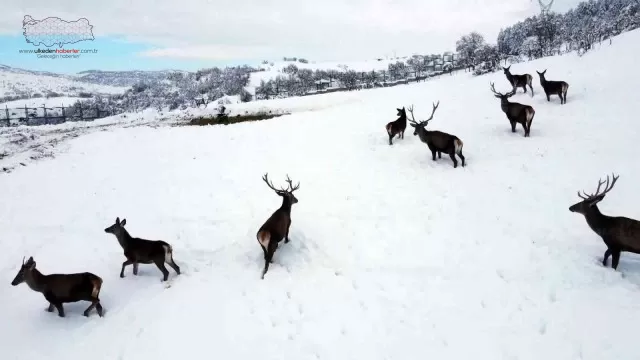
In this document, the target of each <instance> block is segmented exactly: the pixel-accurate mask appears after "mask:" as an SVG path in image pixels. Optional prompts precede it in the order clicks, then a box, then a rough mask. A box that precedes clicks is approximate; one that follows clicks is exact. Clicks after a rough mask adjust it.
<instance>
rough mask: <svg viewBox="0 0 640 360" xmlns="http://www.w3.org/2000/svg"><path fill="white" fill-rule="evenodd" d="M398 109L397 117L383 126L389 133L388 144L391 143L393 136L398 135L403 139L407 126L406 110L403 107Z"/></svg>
mask: <svg viewBox="0 0 640 360" xmlns="http://www.w3.org/2000/svg"><path fill="white" fill-rule="evenodd" d="M396 110H398V116H399V118H398V119H397V120H395V121H392V122H390V123H388V124H387V125H386V126H385V127H384V128H385V129H386V130H387V134H388V135H389V145H393V142H392V141H391V140H392V139H393V137H394V136H396V135H399V136H398V138H399V139H404V130H405V129H406V128H407V112H406V110H405V108H404V107H402V109H396Z"/></svg>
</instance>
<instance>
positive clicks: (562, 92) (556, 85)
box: [536, 69, 569, 104]
mask: <svg viewBox="0 0 640 360" xmlns="http://www.w3.org/2000/svg"><path fill="white" fill-rule="evenodd" d="M536 72H537V73H538V76H540V85H541V86H542V89H543V90H544V93H545V94H546V95H547V101H551V95H558V97H559V98H560V104H566V103H567V90H568V89H569V84H568V83H566V82H565V81H548V80H547V79H545V77H544V75H545V73H546V72H547V70H546V69H545V70H544V71H543V72H539V71H538V70H536Z"/></svg>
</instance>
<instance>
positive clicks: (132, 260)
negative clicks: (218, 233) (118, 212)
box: [104, 217, 180, 281]
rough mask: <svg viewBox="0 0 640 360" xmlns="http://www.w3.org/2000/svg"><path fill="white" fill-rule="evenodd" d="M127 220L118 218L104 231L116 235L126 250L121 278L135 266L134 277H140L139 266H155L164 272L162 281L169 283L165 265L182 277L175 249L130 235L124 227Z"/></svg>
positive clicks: (158, 242)
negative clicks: (128, 269) (127, 269)
mask: <svg viewBox="0 0 640 360" xmlns="http://www.w3.org/2000/svg"><path fill="white" fill-rule="evenodd" d="M126 224H127V219H122V221H120V218H119V217H117V218H116V222H115V223H114V224H113V225H111V226H109V227H108V228H106V229H104V231H105V232H106V233H109V234H113V235H115V237H116V239H118V243H119V244H120V246H121V247H122V250H124V256H125V257H126V258H127V261H125V262H123V263H122V269H121V270H120V277H121V278H123V277H124V268H125V267H127V266H129V265H133V275H138V264H155V265H156V266H157V267H158V269H160V271H161V272H162V275H163V279H162V281H167V279H168V278H169V271H168V270H167V268H166V267H165V266H164V263H167V264H169V266H171V268H172V269H173V270H174V271H175V272H176V273H178V275H180V267H179V266H178V265H177V264H176V263H175V261H173V248H172V247H171V245H169V243H167V242H165V241H162V240H146V239H141V238H137V237H133V236H131V235H129V232H128V231H127V229H125V228H124V226H125V225H126Z"/></svg>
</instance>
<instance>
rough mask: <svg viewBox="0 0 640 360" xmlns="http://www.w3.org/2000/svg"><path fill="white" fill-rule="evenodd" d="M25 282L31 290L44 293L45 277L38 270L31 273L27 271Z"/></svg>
mask: <svg viewBox="0 0 640 360" xmlns="http://www.w3.org/2000/svg"><path fill="white" fill-rule="evenodd" d="M24 282H25V283H27V286H29V287H30V288H31V290H33V291H37V292H44V288H45V282H44V275H42V273H41V272H40V271H38V269H35V268H34V269H33V270H31V271H27V272H26V273H25V274H24Z"/></svg>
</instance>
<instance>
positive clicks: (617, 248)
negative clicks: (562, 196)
mask: <svg viewBox="0 0 640 360" xmlns="http://www.w3.org/2000/svg"><path fill="white" fill-rule="evenodd" d="M618 177H619V176H615V175H613V181H612V182H611V185H609V176H607V182H606V185H605V189H604V191H603V192H600V186H602V185H603V184H604V183H605V182H604V181H602V180H599V181H598V188H597V189H596V192H595V193H594V194H591V195H589V194H587V193H584V191H583V193H584V195H582V194H580V191H578V196H579V197H580V198H581V199H582V201H580V202H579V203H576V204H573V205H571V207H569V211H571V212H575V213H579V214H582V215H584V217H585V219H586V220H587V224H588V225H589V227H590V228H591V230H593V231H594V232H595V233H596V234H598V235H599V236H600V237H601V238H602V240H603V241H604V244H605V245H606V246H607V250H606V251H605V252H604V258H603V259H602V265H603V266H607V260H608V259H609V256H613V262H612V264H611V267H612V268H614V269H617V268H618V262H619V261H620V253H621V252H622V251H627V252H632V253H636V254H640V221H638V220H635V219H630V218H628V217H623V216H607V215H604V214H602V213H601V212H600V209H598V203H599V202H600V201H602V199H604V196H605V195H606V194H607V193H608V192H609V191H611V189H613V186H614V185H615V183H616V181H618Z"/></svg>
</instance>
